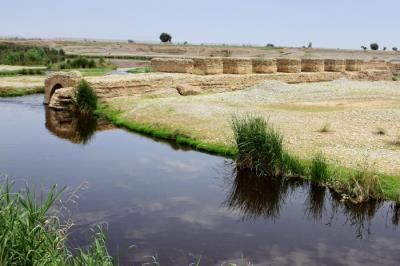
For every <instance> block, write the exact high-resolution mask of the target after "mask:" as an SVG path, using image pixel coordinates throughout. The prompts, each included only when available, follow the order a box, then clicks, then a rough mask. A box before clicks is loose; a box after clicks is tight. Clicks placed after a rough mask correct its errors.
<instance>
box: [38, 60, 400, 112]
mask: <svg viewBox="0 0 400 266" xmlns="http://www.w3.org/2000/svg"><path fill="white" fill-rule="evenodd" d="M151 67H152V69H153V71H154V72H153V73H144V74H130V75H109V76H103V77H85V78H84V79H85V80H86V81H87V82H88V83H89V84H90V85H91V86H92V87H93V88H94V89H95V91H96V93H97V95H98V97H99V98H100V99H107V98H114V97H125V96H134V95H141V94H157V93H163V92H175V93H179V94H180V95H184V96H185V95H196V94H202V93H212V92H221V91H234V90H240V89H244V88H247V87H251V86H254V85H257V84H259V83H261V82H263V81H264V80H279V81H283V82H287V83H302V82H320V81H332V80H336V79H340V78H347V79H352V80H369V81H377V80H392V78H393V73H394V72H395V71H398V69H400V67H399V66H398V65H397V64H392V63H389V62H386V61H383V60H373V61H362V60H357V59H346V60H345V59H308V58H304V59H290V58H277V59H248V58H215V57H209V58H154V59H152V61H151ZM392 72H393V73H392ZM82 79H83V77H82V76H81V74H80V73H79V72H57V73H54V74H52V75H51V76H50V77H49V78H48V79H47V80H46V81H45V95H44V103H45V104H48V105H49V106H50V107H52V108H56V109H64V108H65V106H67V105H68V104H69V103H70V102H71V97H72V92H73V88H74V87H75V86H76V85H77V84H78V83H79V82H80V81H81V80H82Z"/></svg>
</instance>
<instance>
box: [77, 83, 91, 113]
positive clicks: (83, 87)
mask: <svg viewBox="0 0 400 266" xmlns="http://www.w3.org/2000/svg"><path fill="white" fill-rule="evenodd" d="M74 106H75V110H76V111H78V112H81V113H92V112H93V111H95V110H96V108H97V95H96V92H95V91H94V90H93V88H92V87H91V86H90V84H89V83H88V82H87V81H86V80H82V81H81V82H79V84H78V86H77V87H76V88H75V90H74Z"/></svg>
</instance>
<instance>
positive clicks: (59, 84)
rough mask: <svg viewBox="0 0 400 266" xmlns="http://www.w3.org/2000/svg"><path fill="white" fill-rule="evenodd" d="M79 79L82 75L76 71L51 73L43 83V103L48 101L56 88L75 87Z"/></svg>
mask: <svg viewBox="0 0 400 266" xmlns="http://www.w3.org/2000/svg"><path fill="white" fill-rule="evenodd" d="M81 79H82V75H81V73H80V72H77V71H71V72H56V73H53V74H52V75H51V76H50V77H49V78H47V79H46V81H45V83H44V103H45V104H49V103H50V98H51V97H52V96H53V94H54V92H55V91H56V90H58V89H60V88H68V87H75V86H76V85H77V84H78V83H79V81H81Z"/></svg>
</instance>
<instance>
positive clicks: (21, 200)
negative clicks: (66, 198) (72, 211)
mask: <svg viewBox="0 0 400 266" xmlns="http://www.w3.org/2000/svg"><path fill="white" fill-rule="evenodd" d="M62 191H63V190H57V188H56V186H53V187H52V189H51V190H50V191H49V192H48V194H47V196H46V197H45V196H43V195H40V197H37V195H36V194H35V193H34V192H32V191H31V190H30V189H29V187H26V188H25V190H21V191H17V192H15V191H13V187H12V184H10V183H9V182H8V181H6V182H5V183H4V184H3V185H2V186H0V236H1V237H0V265H54V266H55V265H71V266H72V265H93V266H94V265H105V266H108V265H113V261H112V259H111V257H110V256H109V255H108V252H107V249H106V246H105V237H104V234H103V233H102V232H101V231H98V232H97V233H96V234H95V236H94V239H93V242H92V244H91V246H90V247H89V249H88V250H79V252H78V254H76V255H73V254H72V253H71V252H70V251H69V250H68V248H67V247H66V243H65V241H66V234H67V231H68V229H69V228H70V225H61V224H60V219H59V217H57V216H51V215H49V210H50V209H51V208H53V207H54V206H53V205H54V203H55V202H56V201H57V199H58V198H59V196H60V194H61V193H62Z"/></svg>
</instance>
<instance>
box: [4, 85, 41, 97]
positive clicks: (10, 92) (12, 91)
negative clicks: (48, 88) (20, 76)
mask: <svg viewBox="0 0 400 266" xmlns="http://www.w3.org/2000/svg"><path fill="white" fill-rule="evenodd" d="M35 93H44V88H43V87H41V88H31V89H30V88H27V89H21V88H18V89H17V88H0V97H17V96H25V95H30V94H35Z"/></svg>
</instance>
